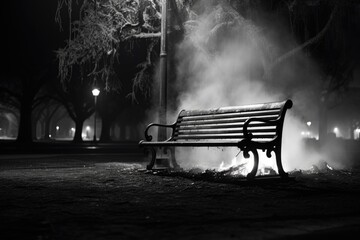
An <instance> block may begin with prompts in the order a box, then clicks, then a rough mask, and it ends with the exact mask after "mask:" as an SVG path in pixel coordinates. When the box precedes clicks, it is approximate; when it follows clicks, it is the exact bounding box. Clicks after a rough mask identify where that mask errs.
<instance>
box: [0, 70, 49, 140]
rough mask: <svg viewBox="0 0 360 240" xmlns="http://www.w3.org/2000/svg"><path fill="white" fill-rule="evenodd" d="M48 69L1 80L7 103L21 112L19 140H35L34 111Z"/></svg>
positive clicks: (46, 77) (0, 89) (1, 89)
mask: <svg viewBox="0 0 360 240" xmlns="http://www.w3.org/2000/svg"><path fill="white" fill-rule="evenodd" d="M48 77H49V76H48V75H47V72H46V71H42V72H40V73H33V75H32V76H31V75H30V76H28V75H25V76H21V77H20V78H17V77H15V78H13V77H7V78H6V79H4V81H2V82H1V88H0V91H1V92H3V94H4V95H3V96H5V97H7V100H6V101H7V103H8V104H9V105H12V106H13V107H14V108H17V109H18V110H19V113H20V120H19V131H18V136H17V141H18V142H20V143H31V142H32V140H33V137H32V129H33V127H32V126H33V124H34V122H33V121H32V117H31V116H32V111H33V108H34V104H35V102H36V96H37V94H38V92H39V91H40V89H41V88H42V86H43V85H44V84H45V82H46V80H47V79H48Z"/></svg>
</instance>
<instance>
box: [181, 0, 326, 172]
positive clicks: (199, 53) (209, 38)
mask: <svg viewBox="0 0 360 240" xmlns="http://www.w3.org/2000/svg"><path fill="white" fill-rule="evenodd" d="M201 4H208V1H202V2H201ZM206 9H207V10H204V12H203V13H202V14H201V15H199V16H198V17H197V18H196V19H195V20H191V21H189V22H188V23H187V24H186V29H187V32H186V37H185V39H184V40H183V41H182V42H181V43H180V44H179V45H178V46H177V85H178V89H179V92H180V95H179V100H178V102H179V103H178V106H179V109H178V110H180V109H208V108H217V107H224V106H237V105H245V104H254V103H264V102H271V101H282V100H285V99H286V98H291V99H292V100H293V101H294V108H293V109H290V110H289V111H288V114H287V116H286V120H285V126H284V136H283V154H282V156H283V164H284V168H285V170H288V171H289V170H292V169H294V168H308V167H310V166H311V165H312V164H313V163H314V162H315V161H317V160H319V158H320V156H318V155H316V154H315V153H310V152H308V151H305V149H304V146H303V141H302V136H301V134H300V132H301V131H302V130H301V129H303V127H304V122H303V119H301V118H302V115H301V114H299V113H301V112H302V111H305V109H306V111H312V112H314V113H315V112H316V109H313V108H312V107H311V105H309V102H311V99H312V97H313V96H312V95H311V94H312V91H311V90H312V89H314V88H316V87H317V85H316V81H315V80H314V79H316V77H317V72H316V68H315V67H313V64H312V63H311V60H310V59H309V58H307V57H306V56H305V55H304V54H301V53H300V54H298V55H297V56H294V57H293V58H292V59H291V60H290V61H287V62H286V63H284V64H283V65H282V66H280V67H278V68H277V70H276V71H275V72H273V75H272V77H271V78H268V79H266V78H265V77H264V75H265V71H266V70H267V67H268V66H269V65H270V63H271V62H272V61H274V60H275V58H276V55H278V54H279V53H280V52H284V51H286V49H283V46H287V47H288V44H284V43H283V42H282V41H280V40H279V39H274V37H268V36H269V35H270V34H267V35H266V34H264V33H263V32H264V31H262V28H261V26H258V25H256V24H254V23H253V22H252V21H250V20H248V19H245V18H244V17H243V16H241V15H240V14H239V13H238V12H236V11H235V10H233V9H232V8H231V6H229V5H226V3H224V2H221V3H219V4H218V5H216V6H211V7H209V8H206ZM274 31H275V30H274ZM305 70H306V71H305ZM274 74H276V77H274ZM177 112H178V111H177ZM238 151H239V150H238V149H217V148H213V149H208V148H193V149H186V150H185V151H184V149H179V150H177V159H178V160H179V161H180V164H181V165H182V166H183V167H185V168H186V167H200V168H218V167H219V165H220V164H221V163H223V165H224V164H225V165H226V164H230V163H231V162H232V160H233V159H234V157H235V156H236V154H237V153H238ZM238 161H239V162H240V161H243V160H242V159H241V157H240V156H239V157H238ZM263 161H264V158H261V159H260V164H262V163H263ZM266 161H268V160H266ZM239 162H238V163H239ZM268 162H269V163H268V165H270V166H275V161H274V159H270V160H269V161H268ZM271 162H273V163H271ZM275 169H276V167H275Z"/></svg>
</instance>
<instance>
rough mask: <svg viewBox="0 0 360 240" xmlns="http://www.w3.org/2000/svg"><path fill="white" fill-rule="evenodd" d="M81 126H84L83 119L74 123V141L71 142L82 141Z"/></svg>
mask: <svg viewBox="0 0 360 240" xmlns="http://www.w3.org/2000/svg"><path fill="white" fill-rule="evenodd" d="M83 126H84V120H83V119H77V120H76V121H75V136H74V139H73V141H74V142H77V143H78V142H82V141H83V139H82V136H81V135H82V129H83Z"/></svg>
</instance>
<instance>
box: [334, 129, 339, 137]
mask: <svg viewBox="0 0 360 240" xmlns="http://www.w3.org/2000/svg"><path fill="white" fill-rule="evenodd" d="M333 132H334V133H335V136H336V137H337V136H338V133H339V128H338V127H334V130H333Z"/></svg>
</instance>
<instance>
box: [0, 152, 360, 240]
mask: <svg viewBox="0 0 360 240" xmlns="http://www.w3.org/2000/svg"><path fill="white" fill-rule="evenodd" d="M119 158H120V159H119ZM121 158H122V159H121ZM54 159H55V160H54ZM59 160H61V156H55V157H54V156H51V157H43V158H37V159H36V160H34V159H32V160H31V161H29V160H28V159H27V160H24V159H16V160H12V161H10V160H9V159H8V160H3V161H1V165H0V167H1V169H0V210H1V212H0V238H1V239H20V238H21V239H240V238H241V239H282V238H283V239H289V238H290V239H300V238H303V237H304V235H306V238H307V239H309V238H310V237H313V238H315V237H316V238H318V237H319V236H320V237H325V236H327V237H328V236H332V237H334V236H337V235H339V236H342V237H344V234H349V236H350V235H351V234H359V233H360V230H359V229H360V204H359V203H360V174H354V173H353V174H350V173H337V174H316V175H300V176H297V178H296V180H295V181H291V182H284V183H280V182H279V183H271V184H255V185H251V186H250V185H241V184H240V185H239V184H238V185H235V184H223V183H212V182H206V181H194V180H193V179H186V178H182V177H167V176H158V175H156V174H149V173H144V172H141V171H138V169H139V168H142V167H143V166H142V165H141V163H130V162H131V161H127V162H128V163H119V162H115V161H119V160H129V158H128V157H119V156H116V157H115V156H114V157H113V158H106V157H104V158H100V159H99V157H92V158H91V157H86V156H85V157H84V156H82V157H79V156H77V157H72V158H64V159H62V160H63V161H62V162H61V161H59ZM10 163H12V164H10ZM15 163H16V164H15Z"/></svg>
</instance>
